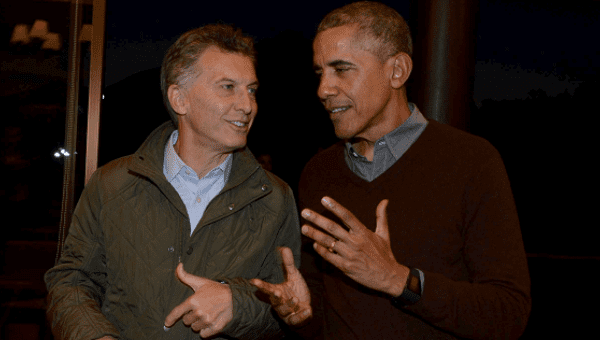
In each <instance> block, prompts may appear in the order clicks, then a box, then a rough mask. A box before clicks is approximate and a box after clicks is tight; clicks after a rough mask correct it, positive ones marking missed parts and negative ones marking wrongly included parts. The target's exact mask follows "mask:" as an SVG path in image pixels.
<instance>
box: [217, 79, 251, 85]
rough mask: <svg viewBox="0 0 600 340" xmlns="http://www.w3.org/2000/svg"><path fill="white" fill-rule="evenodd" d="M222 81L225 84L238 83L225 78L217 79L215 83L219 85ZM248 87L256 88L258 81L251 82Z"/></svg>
mask: <svg viewBox="0 0 600 340" xmlns="http://www.w3.org/2000/svg"><path fill="white" fill-rule="evenodd" d="M222 81H226V82H230V83H234V84H238V83H239V82H238V81H236V80H233V79H231V78H226V77H224V78H221V79H219V80H218V81H217V83H220V82H222ZM248 86H258V80H255V81H253V82H251V83H250V84H248Z"/></svg>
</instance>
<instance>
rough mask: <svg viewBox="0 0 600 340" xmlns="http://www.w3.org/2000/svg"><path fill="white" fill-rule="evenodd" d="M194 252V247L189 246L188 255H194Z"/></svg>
mask: <svg viewBox="0 0 600 340" xmlns="http://www.w3.org/2000/svg"><path fill="white" fill-rule="evenodd" d="M193 252H194V248H192V247H189V248H188V250H187V252H186V253H187V254H188V255H192V253H193Z"/></svg>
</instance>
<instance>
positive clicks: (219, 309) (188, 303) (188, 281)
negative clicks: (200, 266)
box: [165, 263, 233, 338]
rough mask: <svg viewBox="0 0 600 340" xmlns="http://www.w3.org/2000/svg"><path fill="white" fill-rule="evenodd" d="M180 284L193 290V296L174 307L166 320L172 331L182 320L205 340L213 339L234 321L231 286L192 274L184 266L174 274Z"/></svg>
mask: <svg viewBox="0 0 600 340" xmlns="http://www.w3.org/2000/svg"><path fill="white" fill-rule="evenodd" d="M175 272H176V275H177V278H178V279H179V281H181V282H182V283H184V284H185V285H187V286H188V287H190V288H192V289H193V290H194V294H193V295H192V296H190V297H189V298H187V300H185V301H184V302H183V303H181V304H180V305H178V306H177V307H175V308H173V310H172V311H171V313H169V315H167V318H166V319H165V327H167V328H169V327H171V326H173V324H175V322H177V320H179V319H180V318H182V317H183V319H182V321H183V323H184V324H185V325H186V326H191V327H192V329H193V330H194V331H196V332H198V331H199V332H200V336H201V337H203V338H206V337H209V336H213V335H215V334H217V333H219V332H221V331H222V330H223V328H225V326H226V325H227V324H228V323H229V322H230V321H231V320H232V319H233V302H232V297H231V289H230V288H229V285H226V284H222V283H218V282H215V281H213V280H209V279H206V278H203V277H198V276H195V275H192V274H189V273H188V272H186V271H185V270H184V269H183V263H180V264H179V265H177V270H176V271H175Z"/></svg>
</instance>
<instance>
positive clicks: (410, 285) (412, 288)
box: [392, 268, 421, 308]
mask: <svg viewBox="0 0 600 340" xmlns="http://www.w3.org/2000/svg"><path fill="white" fill-rule="evenodd" d="M420 299H421V275H420V274H419V271H418V270H417V269H416V268H411V269H410V273H409V274H408V278H407V279H406V286H404V291H402V294H400V296H396V297H393V298H392V304H393V305H394V306H395V307H396V308H402V307H406V306H410V305H414V304H415V303H417V302H418V301H419V300H420Z"/></svg>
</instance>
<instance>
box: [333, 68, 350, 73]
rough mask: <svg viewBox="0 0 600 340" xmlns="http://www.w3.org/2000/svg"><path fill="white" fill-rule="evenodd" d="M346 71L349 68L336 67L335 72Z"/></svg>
mask: <svg viewBox="0 0 600 340" xmlns="http://www.w3.org/2000/svg"><path fill="white" fill-rule="evenodd" d="M345 71H348V69H347V68H336V69H335V72H337V73H344V72H345Z"/></svg>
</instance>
